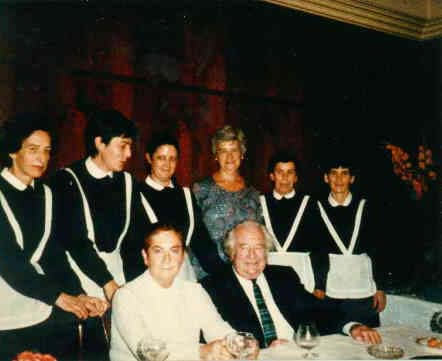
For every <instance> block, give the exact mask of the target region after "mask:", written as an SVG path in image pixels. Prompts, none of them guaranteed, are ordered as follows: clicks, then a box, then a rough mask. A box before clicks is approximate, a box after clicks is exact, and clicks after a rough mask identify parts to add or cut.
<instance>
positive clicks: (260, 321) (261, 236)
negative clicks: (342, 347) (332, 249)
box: [201, 221, 381, 347]
mask: <svg viewBox="0 0 442 361" xmlns="http://www.w3.org/2000/svg"><path fill="white" fill-rule="evenodd" d="M271 245H272V239H271V236H270V235H269V233H268V232H267V230H266V228H265V227H264V226H263V225H261V224H259V223H256V222H254V221H245V222H243V223H241V224H239V225H237V226H236V227H234V228H233V229H232V230H231V231H230V233H229V235H228V236H227V238H226V240H225V242H224V249H225V252H226V254H227V255H228V256H229V258H230V260H231V261H232V266H233V267H231V268H230V267H228V268H226V269H225V270H223V271H222V272H220V273H218V274H216V275H211V276H208V277H206V278H205V279H203V280H202V281H201V284H202V286H203V287H204V288H205V289H206V291H207V292H208V293H209V295H210V297H211V298H212V301H213V303H214V304H215V306H216V307H217V309H218V312H219V313H220V314H221V316H222V317H223V318H224V320H225V321H227V322H229V323H230V325H231V326H232V327H233V328H235V329H236V330H241V331H248V332H252V333H253V334H254V335H255V337H256V338H257V339H258V341H259V343H260V347H268V346H276V345H278V344H280V343H283V342H285V341H286V340H288V339H292V337H293V333H294V330H295V329H296V327H297V326H298V325H299V323H301V322H306V321H315V322H316V323H317V325H318V328H319V330H320V332H321V334H326V333H336V332H344V333H346V334H349V335H351V336H352V337H353V338H355V339H358V340H362V341H365V342H369V343H379V342H380V341H381V338H380V335H379V334H378V333H377V331H375V330H373V329H371V328H369V327H367V326H365V325H364V324H363V323H364V320H362V319H360V320H348V319H344V318H342V314H341V313H339V312H338V311H337V308H336V307H335V305H334V304H333V303H332V302H330V301H325V300H318V299H316V298H315V297H314V296H313V295H312V294H310V293H308V292H307V291H305V289H304V287H303V286H302V284H301V283H300V281H299V277H298V276H297V274H296V272H295V271H294V270H293V269H292V268H291V267H285V266H271V265H267V253H268V250H269V249H270V247H271Z"/></svg>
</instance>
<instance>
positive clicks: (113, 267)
mask: <svg viewBox="0 0 442 361" xmlns="http://www.w3.org/2000/svg"><path fill="white" fill-rule="evenodd" d="M65 170H66V171H67V172H69V173H70V174H71V175H72V177H73V178H74V180H75V182H76V183H77V186H78V189H79V191H80V194H81V199H82V202H83V211H84V218H85V222H86V228H87V237H88V239H89V240H90V241H91V242H92V245H93V247H94V249H95V252H97V255H98V257H100V258H101V259H102V260H103V261H104V263H105V264H106V267H107V269H108V270H109V272H110V273H111V275H112V277H113V279H114V280H115V282H117V283H118V285H120V286H121V285H123V284H124V283H126V279H125V277H124V271H123V260H122V259H121V255H120V247H121V243H122V242H123V239H124V237H125V236H126V233H127V230H128V228H129V223H130V213H131V200H132V178H131V177H130V175H129V173H126V172H124V182H125V189H126V221H125V224H124V227H123V230H122V232H121V234H120V237H119V238H118V241H117V245H116V247H115V249H114V250H113V251H112V252H101V251H99V250H98V248H97V245H96V244H95V230H94V224H93V222H92V215H91V211H90V208H89V203H88V201H87V199H86V194H85V193H84V189H83V186H82V185H81V183H80V180H79V179H78V177H77V175H76V174H75V173H74V171H73V170H72V169H70V168H65ZM66 254H67V256H68V260H69V263H70V265H71V267H72V269H73V270H74V272H75V273H76V274H77V275H78V278H79V279H80V282H81V286H82V287H83V289H84V290H85V292H86V293H87V294H88V295H89V296H95V297H99V298H103V297H105V295H104V291H103V288H102V287H100V286H99V285H97V283H95V282H94V281H93V280H92V279H91V278H89V277H88V276H87V275H86V274H85V273H84V272H83V271H82V270H81V269H80V267H79V266H78V264H77V263H76V262H75V260H74V258H73V257H72V256H71V255H70V254H69V252H68V251H66Z"/></svg>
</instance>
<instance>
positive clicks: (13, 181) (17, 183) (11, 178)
mask: <svg viewBox="0 0 442 361" xmlns="http://www.w3.org/2000/svg"><path fill="white" fill-rule="evenodd" d="M1 176H2V177H3V178H4V179H5V181H7V182H8V183H9V184H10V185H12V186H13V187H14V188H17V189H18V190H19V191H24V190H25V189H26V188H27V187H28V185H27V184H25V183H23V182H22V181H21V180H20V179H18V178H17V177H16V176H15V175H14V174H12V173H11V171H10V170H9V169H8V168H6V167H5V168H3V170H2V172H1ZM29 185H30V186H31V187H32V188H34V185H35V183H34V180H32V181H31V183H30V184H29Z"/></svg>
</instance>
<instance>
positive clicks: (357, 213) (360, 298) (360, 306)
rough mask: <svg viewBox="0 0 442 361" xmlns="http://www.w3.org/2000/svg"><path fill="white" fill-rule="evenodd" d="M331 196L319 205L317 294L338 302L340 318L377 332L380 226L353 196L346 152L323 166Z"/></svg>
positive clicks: (352, 170)
mask: <svg viewBox="0 0 442 361" xmlns="http://www.w3.org/2000/svg"><path fill="white" fill-rule="evenodd" d="M323 171H324V182H325V184H326V185H327V186H328V189H329V193H328V194H327V196H326V197H324V198H323V199H320V200H319V201H318V202H317V207H318V213H319V215H320V219H321V220H322V222H320V223H319V224H318V227H317V230H316V232H315V246H314V250H313V252H312V262H313V269H314V271H315V281H316V285H315V288H316V289H315V291H314V294H315V295H316V296H317V297H318V298H320V299H324V298H330V299H333V300H335V301H336V302H337V303H338V304H339V307H340V309H341V310H342V312H345V313H346V314H348V315H351V316H354V317H357V316H358V315H362V316H363V317H364V318H367V324H368V325H369V326H371V327H377V326H379V312H382V311H383V310H384V308H385V305H386V296H385V293H384V292H383V291H382V287H381V285H380V284H379V281H380V279H379V277H377V267H376V263H375V258H374V251H375V248H376V247H375V242H376V241H377V238H378V237H377V234H376V228H377V227H376V222H375V221H374V220H373V218H372V217H373V214H371V217H369V213H368V207H367V201H366V199H364V198H362V197H360V196H358V195H356V194H353V193H352V192H351V190H350V189H351V186H352V184H353V183H354V182H355V179H356V175H355V167H354V165H353V162H352V159H351V157H350V156H349V154H348V153H347V152H345V150H339V151H338V150H337V151H335V152H330V153H329V154H328V157H327V159H326V160H325V161H324V163H323Z"/></svg>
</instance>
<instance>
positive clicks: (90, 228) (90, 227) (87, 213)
mask: <svg viewBox="0 0 442 361" xmlns="http://www.w3.org/2000/svg"><path fill="white" fill-rule="evenodd" d="M65 170H66V171H67V172H69V173H70V174H71V175H72V177H73V178H74V180H75V182H76V183H77V186H78V189H79V191H80V194H81V199H82V201H83V211H84V218H85V221H86V228H87V237H88V238H89V240H90V241H92V244H93V246H94V249H95V251H96V252H97V253H98V252H99V250H98V248H97V246H96V244H95V231H94V224H93V222H92V215H91V210H90V208H89V203H88V201H87V198H86V194H85V192H84V189H83V186H82V185H81V183H80V180H79V179H78V177H77V175H76V174H75V172H74V171H73V170H72V169H71V168H65ZM124 183H125V190H126V221H125V224H124V227H123V230H122V232H121V234H120V237H119V238H118V242H117V245H116V247H115V249H118V248H119V247H120V246H121V242H122V241H123V238H124V236H125V235H126V233H127V230H128V228H129V223H130V213H131V212H130V210H131V202H132V178H131V176H130V175H129V173H127V172H124Z"/></svg>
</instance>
